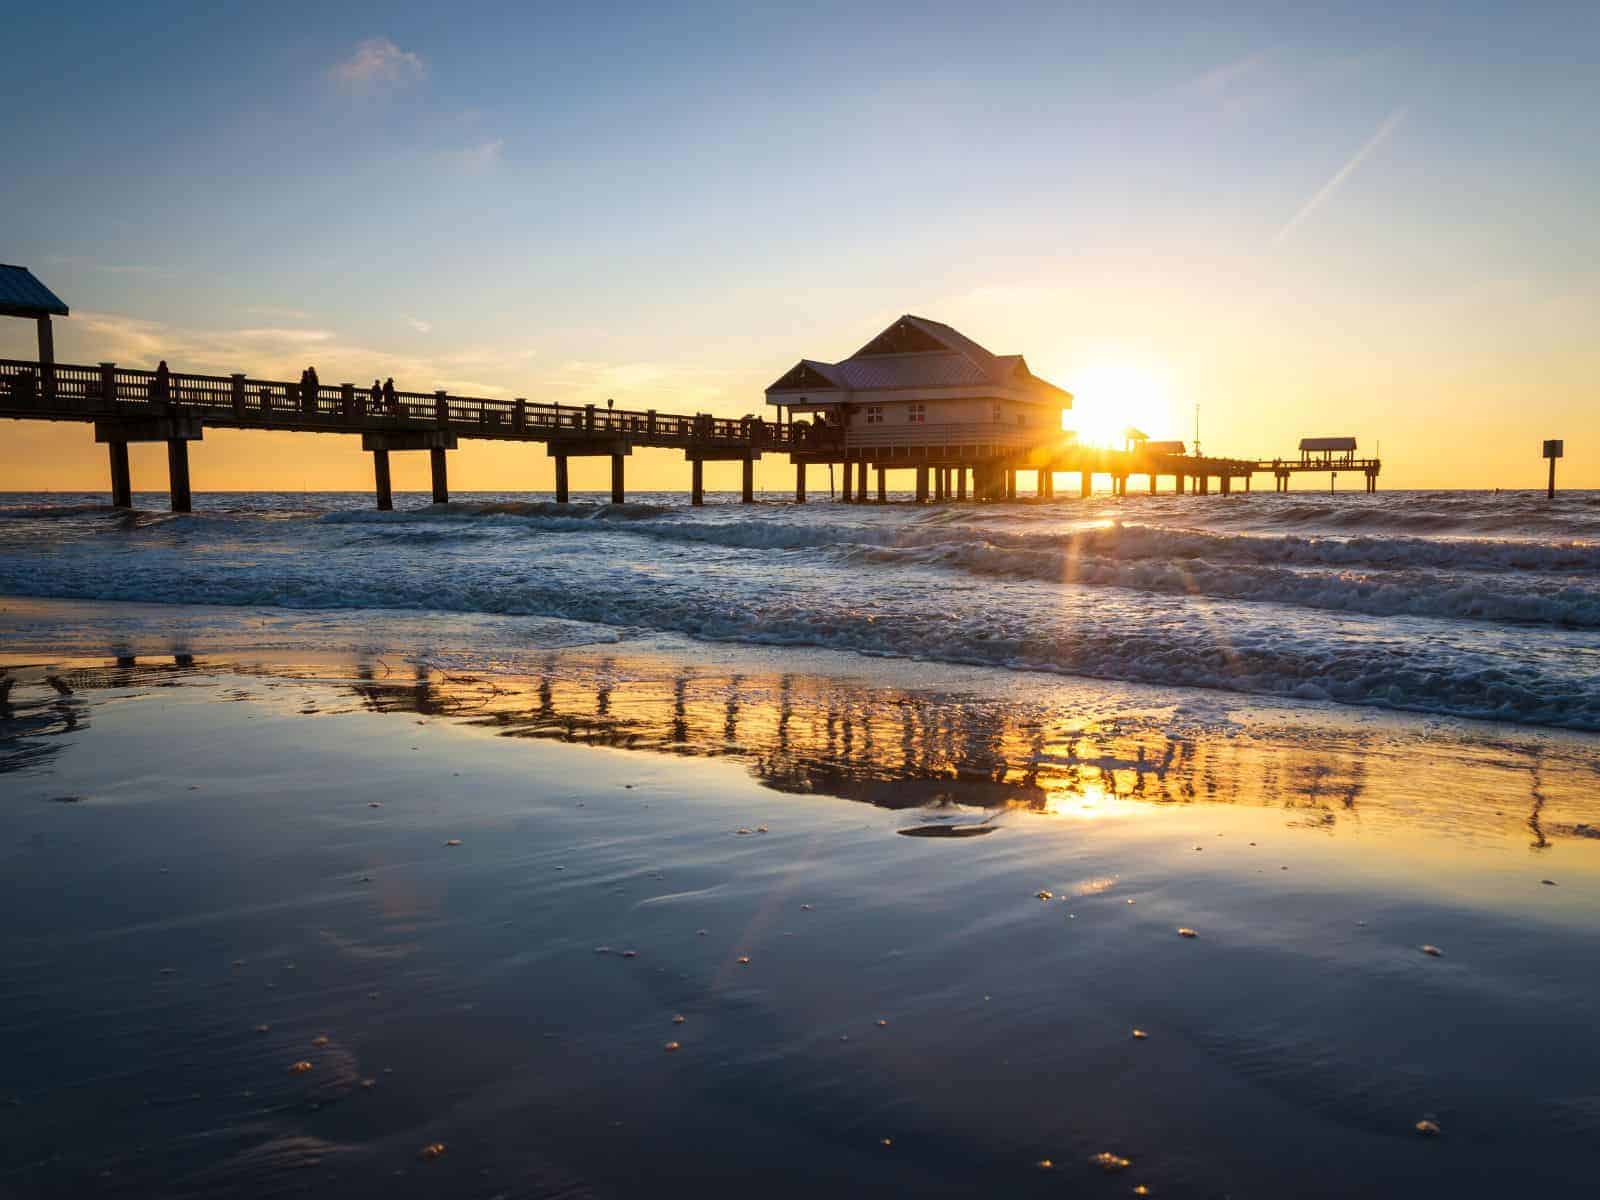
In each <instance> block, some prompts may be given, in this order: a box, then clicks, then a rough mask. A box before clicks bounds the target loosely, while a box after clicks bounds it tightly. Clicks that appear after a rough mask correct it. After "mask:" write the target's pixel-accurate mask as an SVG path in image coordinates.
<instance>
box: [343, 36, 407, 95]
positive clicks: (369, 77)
mask: <svg viewBox="0 0 1600 1200" xmlns="http://www.w3.org/2000/svg"><path fill="white" fill-rule="evenodd" d="M427 73H428V64H427V63H425V62H424V61H423V60H422V56H421V55H419V54H416V53H415V52H413V51H410V50H402V49H400V47H399V46H397V45H395V44H394V43H393V42H392V41H390V40H389V39H388V38H385V37H378V38H368V39H367V40H366V41H364V42H361V43H360V44H359V45H357V46H356V48H355V50H354V51H353V52H352V53H351V55H350V57H349V58H347V59H345V60H344V61H342V62H339V63H335V64H334V67H333V71H332V74H333V78H334V79H335V80H336V81H338V82H339V83H341V84H344V85H345V86H346V87H350V88H355V89H360V90H371V89H376V88H382V87H404V86H406V85H407V84H411V83H415V82H417V81H418V80H419V79H422V78H423V77H424V76H426V75H427Z"/></svg>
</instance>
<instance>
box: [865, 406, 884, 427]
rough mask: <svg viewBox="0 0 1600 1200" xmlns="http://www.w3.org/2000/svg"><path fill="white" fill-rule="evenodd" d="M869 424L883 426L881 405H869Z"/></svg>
mask: <svg viewBox="0 0 1600 1200" xmlns="http://www.w3.org/2000/svg"><path fill="white" fill-rule="evenodd" d="M867 424H868V425H882V424H883V405H881V404H869V405H867Z"/></svg>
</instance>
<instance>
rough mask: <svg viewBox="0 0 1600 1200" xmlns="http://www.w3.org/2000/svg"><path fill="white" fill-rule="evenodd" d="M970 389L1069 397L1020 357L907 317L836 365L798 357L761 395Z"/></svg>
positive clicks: (834, 397) (836, 397)
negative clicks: (988, 347) (985, 346)
mask: <svg viewBox="0 0 1600 1200" xmlns="http://www.w3.org/2000/svg"><path fill="white" fill-rule="evenodd" d="M974 387H978V388H993V389H996V390H997V392H1000V393H1004V394H1008V395H1012V396H1014V397H1016V398H1018V399H1026V400H1033V401H1036V402H1041V403H1052V404H1060V405H1062V407H1066V408H1070V407H1071V406H1072V394H1071V393H1070V392H1066V391H1063V390H1062V389H1061V388H1058V387H1056V386H1055V385H1054V384H1051V383H1046V382H1045V381H1044V380H1043V379H1040V378H1039V377H1038V376H1036V375H1034V374H1033V372H1031V371H1029V370H1028V364H1027V362H1026V361H1025V360H1024V359H1023V357H1022V355H1020V354H991V353H990V352H989V351H988V350H986V349H984V348H983V347H982V346H980V345H978V343H977V342H975V341H973V340H972V339H971V338H969V337H967V336H966V335H965V334H964V333H961V332H959V331H958V330H955V329H952V328H951V327H950V326H949V325H946V324H944V323H943V322H942V321H933V320H929V319H928V318H927V317H918V316H913V315H912V314H910V313H907V314H906V315H905V316H903V317H901V318H900V319H899V320H897V321H895V322H894V323H893V324H892V325H890V326H889V327H888V328H887V329H885V330H884V331H883V332H882V333H880V334H878V336H877V337H875V338H873V339H872V340H871V341H869V342H868V343H867V344H866V345H865V346H862V347H861V349H859V350H857V351H856V352H855V353H854V354H852V355H851V356H850V357H849V358H846V359H844V360H842V361H840V362H836V363H826V362H819V361H817V360H816V359H811V358H803V359H801V360H800V361H799V362H798V363H797V364H795V366H793V367H791V368H790V369H789V370H788V371H786V372H785V373H784V374H783V376H782V377H781V378H779V379H778V380H777V381H776V382H775V383H773V384H772V385H771V386H770V387H769V388H767V393H768V399H769V400H770V401H771V402H772V403H775V404H782V403H787V402H788V400H789V396H788V395H787V393H790V392H823V393H830V394H829V395H828V396H827V400H828V401H829V402H833V401H848V400H849V399H850V396H849V394H848V393H851V392H878V391H891V390H902V389H903V390H920V391H927V390H938V389H940V388H974ZM773 393H782V394H780V395H774V394H773ZM837 393H844V394H843V395H840V394H837Z"/></svg>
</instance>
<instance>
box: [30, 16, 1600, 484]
mask: <svg viewBox="0 0 1600 1200" xmlns="http://www.w3.org/2000/svg"><path fill="white" fill-rule="evenodd" d="M5 21H6V28H7V30H8V35H9V36H8V38H7V41H8V44H9V47H10V50H11V52H10V53H9V54H8V55H7V60H8V66H7V71H6V72H5V74H4V76H3V79H0V101H3V103H4V104H5V106H6V111H7V112H8V113H9V114H11V119H9V120H8V121H6V122H5V123H3V124H0V156H3V157H0V161H3V162H5V163H6V164H8V167H7V169H6V170H5V172H4V175H3V177H0V202H3V209H4V212H5V222H4V225H3V232H0V260H3V261H11V262H23V263H26V264H28V265H31V266H33V267H34V268H35V269H36V270H37V271H38V272H39V273H40V274H41V275H42V276H44V277H45V278H46V279H47V280H48V281H49V282H51V283H52V285H53V286H55V287H56V290H57V291H59V292H60V293H61V294H62V295H63V296H64V297H66V298H67V300H68V301H69V303H71V304H72V305H73V307H74V311H75V314H77V315H75V317H74V318H73V319H72V320H71V321H68V322H63V323H62V326H63V328H62V331H61V333H60V334H58V340H59V341H60V342H61V344H62V355H63V357H72V356H73V351H75V350H77V351H79V353H80V356H87V357H89V358H91V359H98V358H102V357H108V356H114V357H118V358H119V359H121V360H124V361H130V362H131V361H133V360H134V359H135V358H138V357H141V356H148V355H150V354H154V353H157V352H158V350H164V349H165V348H167V347H171V348H172V352H171V353H170V354H168V355H167V356H168V357H170V358H172V360H173V362H174V364H175V365H176V364H177V363H178V362H179V360H180V358H181V359H182V360H183V361H184V362H185V363H186V364H187V363H190V362H193V363H194V365H196V366H201V365H205V366H221V365H224V364H222V363H221V362H220V359H222V358H224V357H226V358H229V359H230V362H231V363H232V364H233V365H232V369H251V370H262V369H267V368H274V369H286V368H289V367H293V369H294V370H298V365H299V364H300V361H301V360H302V359H307V358H310V359H312V360H315V361H317V362H318V363H319V365H323V368H324V369H323V376H324V378H330V377H331V375H330V371H329V369H328V367H327V365H326V364H332V368H333V371H332V373H333V374H341V373H343V374H348V375H351V376H363V375H364V376H370V375H371V374H373V373H375V372H379V371H382V372H384V373H388V372H391V371H393V372H396V373H397V375H406V376H412V377H414V378H411V379H405V380H403V382H415V383H416V384H418V385H420V384H422V383H424V382H432V381H434V380H437V381H438V382H441V383H445V384H449V385H450V386H454V387H456V388H457V390H462V391H466V390H471V389H473V388H476V389H477V390H480V391H485V392H488V391H496V392H507V393H515V394H529V395H534V394H537V395H546V396H553V397H555V398H563V399H565V398H569V397H570V398H583V397H585V396H589V397H590V398H592V397H593V396H595V395H600V394H615V395H617V397H618V401H619V403H622V402H623V401H624V397H625V396H626V398H627V399H628V400H629V401H641V402H644V401H648V402H649V403H653V404H656V405H658V406H659V407H662V408H668V407H673V406H675V405H676V406H678V407H696V408H699V407H706V408H712V409H715V410H717V411H722V412H729V413H738V412H744V411H750V410H752V409H753V408H755V407H756V406H757V405H758V404H759V401H760V389H761V387H762V385H764V384H765V383H766V382H769V381H770V380H771V379H772V378H775V377H776V376H777V375H778V374H780V373H781V372H782V370H783V369H784V368H785V367H787V366H788V365H789V363H790V362H792V361H793V360H794V359H795V358H798V357H799V356H801V355H802V354H804V355H807V356H812V357H824V358H826V357H839V356H842V355H844V354H846V353H848V352H849V351H850V350H852V349H853V348H854V347H855V346H856V345H858V344H859V343H860V342H861V341H863V340H865V338H866V337H867V336H869V335H870V334H871V333H872V332H875V330H876V328H877V327H879V326H881V325H882V324H884V323H886V322H887V321H888V320H889V319H891V318H892V317H893V316H894V315H896V314H898V313H900V312H903V311H914V312H921V313H925V314H926V315H929V316H934V317H937V318H940V319H944V320H949V321H952V322H953V323H956V324H957V325H958V326H960V327H961V328H963V329H964V330H966V331H967V332H969V333H971V334H973V336H975V337H978V338H979V340H980V341H984V342H985V343H987V344H990V345H991V348H992V349H994V350H996V351H997V352H1002V353H1007V352H1022V353H1024V354H1026V355H1027V356H1028V358H1029V361H1030V363H1032V364H1033V366H1034V367H1035V369H1036V370H1038V371H1040V372H1041V373H1043V374H1046V375H1047V376H1049V377H1051V378H1053V379H1056V381H1057V382H1060V383H1062V384H1063V385H1065V386H1067V387H1069V388H1076V389H1077V390H1079V391H1080V397H1081V398H1082V400H1083V401H1084V402H1085V403H1086V404H1087V403H1089V402H1090V401H1094V402H1095V403H1096V404H1098V405H1101V406H1104V405H1113V404H1123V403H1126V405H1129V406H1132V407H1134V408H1140V407H1142V408H1144V409H1147V410H1153V411H1149V412H1136V413H1134V415H1136V416H1139V417H1140V419H1141V420H1143V421H1145V422H1147V423H1159V422H1160V421H1162V420H1166V421H1167V423H1168V424H1169V425H1177V424H1180V423H1181V424H1183V425H1187V421H1188V418H1187V417H1185V416H1184V415H1183V414H1185V413H1187V412H1188V411H1189V409H1190V407H1191V406H1192V404H1193V403H1196V402H1199V403H1202V404H1203V405H1204V406H1205V410H1206V412H1207V414H1208V423H1209V424H1210V425H1211V427H1212V428H1213V429H1215V430H1216V432H1217V436H1218V438H1220V439H1223V440H1225V441H1226V442H1227V443H1228V445H1229V446H1230V447H1232V448H1236V449H1238V450H1239V451H1241V452H1247V453H1255V452H1267V453H1270V452H1272V451H1274V450H1275V449H1276V448H1278V445H1279V443H1281V441H1282V440H1283V439H1285V438H1287V437H1289V436H1291V435H1295V436H1297V435H1298V434H1299V433H1301V432H1329V431H1330V430H1328V429H1324V426H1328V425H1330V424H1331V425H1337V426H1339V428H1338V429H1334V430H1331V431H1332V432H1340V433H1342V432H1347V429H1346V428H1345V426H1346V425H1351V426H1356V425H1359V426H1360V427H1361V428H1360V430H1359V432H1361V433H1363V434H1364V435H1365V436H1366V437H1368V438H1369V439H1371V438H1388V439H1390V443H1391V445H1393V446H1395V447H1396V448H1397V449H1398V448H1399V447H1400V446H1401V445H1409V444H1411V443H1412V442H1414V441H1416V440H1417V439H1418V438H1420V437H1423V436H1425V431H1426V430H1427V429H1428V428H1429V427H1430V426H1436V425H1437V423H1438V422H1439V421H1441V420H1446V419H1459V418H1460V416H1461V413H1462V412H1463V410H1464V409H1465V411H1466V412H1467V413H1468V414H1470V415H1472V416H1473V417H1474V418H1475V419H1476V418H1481V420H1482V421H1484V422H1487V424H1486V427H1485V428H1486V430H1487V432H1486V433H1485V440H1484V442H1483V453H1484V454H1485V455H1489V456H1491V458H1492V452H1493V447H1494V446H1495V445H1496V444H1497V442H1498V441H1499V440H1501V439H1503V438H1506V437H1510V436H1513V435H1514V436H1516V437H1525V436H1530V435H1528V434H1527V433H1526V432H1525V431H1524V430H1523V427H1522V425H1521V424H1513V423H1512V422H1511V420H1510V416H1509V415H1508V414H1507V413H1506V412H1505V411H1504V409H1505V403H1506V400H1507V397H1508V396H1509V395H1511V394H1516V395H1518V396H1520V398H1521V399H1520V403H1522V404H1523V405H1524V406H1526V405H1528V404H1532V405H1533V406H1534V415H1536V416H1537V417H1538V418H1539V419H1542V420H1543V421H1544V422H1545V424H1546V425H1550V426H1553V427H1557V428H1556V432H1561V431H1562V430H1563V429H1565V430H1567V431H1568V432H1567V435H1568V436H1569V438H1572V437H1575V436H1580V435H1579V434H1574V433H1573V432H1572V431H1573V430H1579V431H1581V432H1588V431H1592V432H1593V433H1594V434H1595V435H1596V437H1595V439H1594V440H1600V421H1597V420H1596V419H1595V418H1594V416H1593V412H1592V409H1593V408H1594V404H1593V399H1592V395H1593V393H1592V387H1590V386H1589V385H1588V381H1589V380H1591V379H1592V378H1593V372H1594V368H1595V367H1596V366H1600V363H1597V361H1596V357H1595V352H1594V350H1593V348H1592V346H1590V345H1588V343H1589V342H1592V340H1593V339H1592V336H1586V333H1587V334H1590V335H1592V330H1593V326H1594V317H1595V315H1596V313H1597V311H1600V309H1597V307H1596V301H1597V298H1600V287H1597V280H1600V254H1597V251H1600V233H1597V228H1596V223H1595V221H1594V219H1593V213H1594V212H1595V211H1596V200H1597V187H1596V184H1597V180H1600V139H1597V138H1596V137H1595V136H1594V121H1595V113H1596V112H1597V111H1600V85H1597V82H1596V80H1597V78H1600V6H1597V5H1595V4H1593V3H1590V4H1586V5H1579V4H1572V5H1567V6H1562V5H1522V6H1515V5H1510V4H1502V5H1486V4H1455V5H1409V6H1392V5H1387V4H1357V5H1342V6H1340V5H1333V6H1323V5H1318V6H1305V7H1303V8H1299V9H1298V10H1290V9H1289V8H1288V7H1286V6H1282V5H1271V6H1265V5H1263V6H1250V5H1239V4H1235V5H1228V6H1226V7H1220V6H1219V7H1207V6H1201V5H1197V4H1177V5H1130V4H1117V5H1110V4H1107V5H1073V6H1061V5H1003V4H989V5H983V6H978V5H972V4H966V5H945V4H929V5H924V6H919V7H915V8H907V7H905V6H898V5H897V6H892V7H890V6H882V7H876V8H872V7H869V8H865V9H864V8H863V7H862V6H857V5H839V6H831V5H808V6H804V7H799V6H795V7H783V8H776V7H775V8H765V9H752V8H751V6H747V5H693V6H669V5H649V6H625V5H599V4H585V5H560V6H545V5H528V4H518V5H510V4H508V5H474V4H456V5H451V6H434V5H403V4H386V5H359V4H340V5H332V4H322V5H294V4H279V5H273V6H257V5H249V6H215V7H212V6H198V5H168V4H146V5H137V6H133V5H120V4H119V5H89V4H85V5H79V6H71V7H69V8H68V9H66V10H65V11H61V10H55V11H52V10H47V9H46V8H44V7H43V6H32V7H30V8H28V9H25V10H21V11H14V12H12V13H9V14H8V15H7V17H6V18H5ZM83 318H87V319H83ZM0 339H4V340H0V352H7V353H24V352H25V351H26V347H27V343H28V331H27V330H25V329H22V328H20V327H17V328H13V329H9V330H4V331H0ZM239 356H244V357H246V358H249V359H251V361H245V362H239V361H237V360H238V358H239ZM196 359H206V360H208V361H206V362H205V363H201V362H197V361H195V360H196ZM369 364H370V365H369ZM424 374H426V375H428V376H429V379H428V380H423V379H421V378H415V377H417V376H421V375H424ZM1085 380H1087V381H1090V382H1095V381H1101V385H1100V386H1101V391H1102V393H1103V394H1102V395H1101V396H1096V397H1090V396H1088V395H1085V394H1084V393H1083V391H1082V387H1083V381H1085ZM1489 380H1498V381H1499V382H1498V383H1497V384H1496V385H1495V386H1490V385H1489V383H1488V382H1487V381H1489ZM1513 383H1514V384H1515V385H1516V387H1514V388H1513V387H1511V386H1510V385H1511V384H1513ZM641 406H648V405H647V404H643V403H642V404H641ZM1402 409H1403V410H1404V411H1399V410H1402ZM1517 415H1518V416H1519V417H1520V418H1522V420H1523V421H1526V420H1527V419H1529V416H1530V414H1529V411H1528V409H1527V408H1526V407H1524V408H1523V409H1522V411H1521V412H1520V413H1518V414H1517ZM1312 426H1315V428H1314V429H1313V428H1312ZM1543 429H1544V426H1543V425H1541V426H1540V429H1539V430H1535V431H1533V433H1534V435H1538V436H1545V434H1544V433H1543V432H1541V431H1542V430H1543ZM1348 431H1352V432H1353V431H1356V430H1355V429H1354V428H1352V429H1350V430H1348ZM1153 432H1168V430H1158V431H1153ZM1170 432H1172V433H1174V434H1176V435H1181V433H1182V432H1183V430H1182V429H1176V428H1175V429H1172V430H1170ZM1580 440H1581V437H1580ZM1245 443H1248V444H1245ZM1258 443H1259V444H1258ZM1218 448H1219V449H1220V448H1221V447H1220V446H1219V447H1218ZM1508 461H1509V460H1508ZM1535 465H1536V466H1537V464H1535ZM1414 473H1415V474H1416V476H1417V481H1419V482H1423V481H1427V480H1426V479H1425V478H1424V476H1425V475H1426V470H1425V468H1424V467H1423V465H1422V461H1421V459H1419V460H1418V462H1417V464H1416V465H1415V468H1414ZM1483 481H1486V482H1487V481H1492V480H1487V479H1486V480H1483ZM1595 482H1597V483H1600V469H1597V470H1596V472H1595Z"/></svg>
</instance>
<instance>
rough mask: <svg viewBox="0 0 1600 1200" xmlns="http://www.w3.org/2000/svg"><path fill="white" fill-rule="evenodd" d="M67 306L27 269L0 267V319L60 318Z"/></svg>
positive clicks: (5, 264) (2, 264) (9, 266)
mask: <svg viewBox="0 0 1600 1200" xmlns="http://www.w3.org/2000/svg"><path fill="white" fill-rule="evenodd" d="M66 315H67V306H66V305H65V304H63V303H62V302H61V297H59V296H57V295H56V294H55V293H54V292H52V291H51V290H50V289H49V288H47V287H45V285H44V284H42V283H40V282H39V281H38V280H37V279H35V278H34V276H33V272H32V271H30V270H28V268H27V267H13V266H11V265H9V264H7V263H0V316H6V317H64V316H66Z"/></svg>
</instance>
